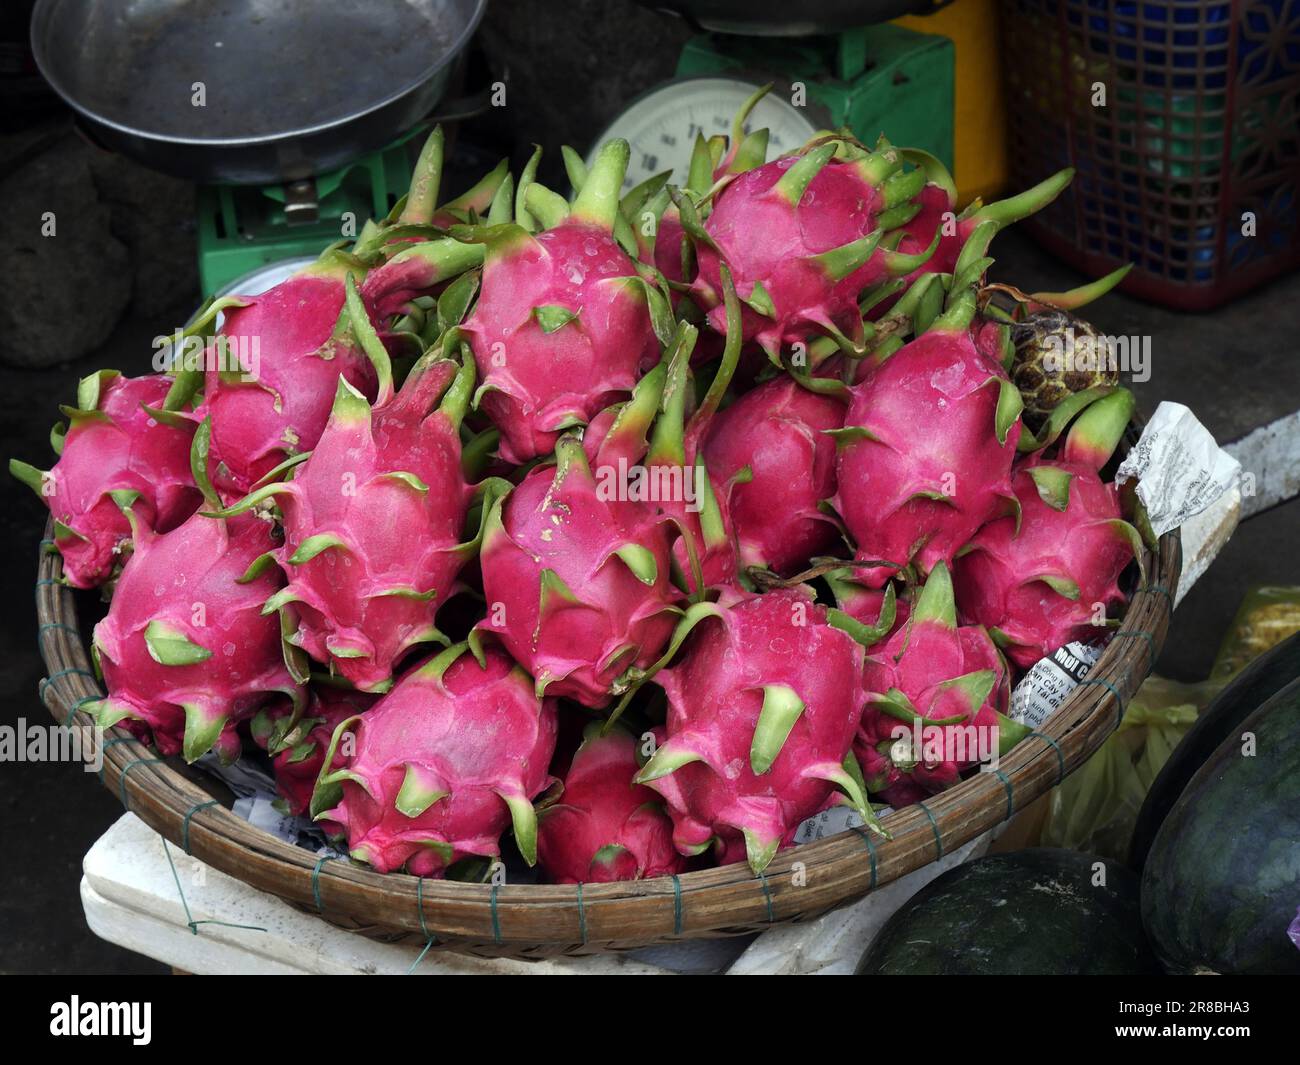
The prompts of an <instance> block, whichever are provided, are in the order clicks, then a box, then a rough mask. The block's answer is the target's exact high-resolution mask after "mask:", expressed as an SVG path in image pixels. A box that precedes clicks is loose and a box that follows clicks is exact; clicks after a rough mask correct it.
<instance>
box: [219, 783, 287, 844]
mask: <svg viewBox="0 0 1300 1065" xmlns="http://www.w3.org/2000/svg"><path fill="white" fill-rule="evenodd" d="M232 812H233V813H234V815H235V816H236V817H242V818H243V819H244V820H245V821H247V822H248V823H249V824H250V825H252V826H253V827H254V828H260V829H261V830H262V831H263V832H269V833H271V835H273V836H277V837H278V838H280V839H282V840H284V841H285V842H287V843H297V842H298V833H299V831H300V825H299V820H300V819H299V818H297V817H292V816H290V815H289V814H283V813H281V812H280V811H279V810H277V809H276V808H275V806H274V805H273V802H272V800H271V799H270V798H267V797H266V796H263V795H254V796H251V797H250V798H246V799H236V800H235V805H234V807H233V810H232Z"/></svg>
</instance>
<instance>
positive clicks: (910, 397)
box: [834, 292, 1021, 586]
mask: <svg viewBox="0 0 1300 1065" xmlns="http://www.w3.org/2000/svg"><path fill="white" fill-rule="evenodd" d="M973 313H974V294H973V293H971V292H967V293H963V294H962V295H960V296H959V297H958V298H957V300H956V301H955V302H954V303H953V305H952V306H951V307H950V308H949V310H947V311H945V312H944V314H943V315H942V316H940V317H939V318H937V319H936V320H935V322H934V324H933V325H932V326H931V327H930V329H929V330H927V331H926V332H925V333H923V334H921V335H920V336H919V337H917V338H916V339H914V340H912V341H911V342H910V343H908V344H906V345H904V346H903V347H902V348H899V349H898V350H897V351H896V352H894V354H892V355H890V356H889V357H888V358H887V359H886V360H885V361H884V362H883V363H880V364H879V365H876V366H875V367H873V368H870V369H868V371H867V372H866V374H865V376H864V377H863V379H862V380H861V381H860V382H859V384H858V385H856V386H855V387H854V388H853V389H852V399H851V402H850V404H849V409H848V413H847V414H846V416H845V419H844V428H843V429H842V430H839V432H838V433H837V434H836V436H837V439H838V441H839V444H840V450H839V454H838V457H837V460H836V481H837V494H836V497H835V499H834V506H835V509H836V510H837V511H838V512H839V514H840V516H841V517H842V518H843V519H844V524H845V525H846V526H847V527H848V530H849V532H850V533H851V534H852V536H853V538H854V540H855V542H856V543H857V558H858V559H860V560H862V561H880V562H881V563H888V565H885V564H882V565H879V566H874V567H870V568H866V569H861V570H859V579H860V580H862V581H863V583H865V584H868V585H874V586H879V585H881V584H883V583H884V582H885V581H886V580H888V579H889V577H890V576H892V575H893V574H895V573H896V572H898V571H899V570H901V569H902V568H904V567H906V566H908V565H915V566H916V567H917V568H918V569H919V570H920V572H921V574H925V573H928V572H929V571H930V569H931V568H932V567H933V566H934V565H935V563H937V562H945V563H948V564H949V565H951V563H952V560H953V558H954V556H955V555H956V554H957V552H958V551H960V550H961V549H962V548H963V547H964V546H965V545H966V544H967V543H968V542H969V541H970V539H971V537H972V536H974V535H975V533H976V531H977V530H978V529H979V528H980V527H981V526H982V525H984V524H985V523H986V522H988V521H990V520H992V519H993V518H995V517H997V516H998V515H999V514H1001V513H1004V512H1006V511H1007V510H1008V508H1010V507H1011V506H1013V505H1014V498H1015V497H1014V495H1013V493H1012V490H1011V463H1012V460H1013V459H1014V458H1015V454H1016V445H1017V443H1018V441H1019V439H1020V429H1021V427H1020V419H1019V414H1020V393H1019V392H1017V391H1016V389H1015V387H1014V386H1013V385H1012V384H1011V382H1010V380H1008V379H1007V375H1006V372H1005V371H1004V370H1003V369H1002V367H1001V366H1000V365H999V364H998V363H996V362H993V361H992V360H990V359H988V358H987V357H986V356H984V355H983V354H981V352H980V351H979V350H978V349H977V348H976V347H975V344H974V342H973V341H972V339H971V336H970V333H969V332H968V331H967V325H968V324H969V322H970V318H971V315H972V314H973Z"/></svg>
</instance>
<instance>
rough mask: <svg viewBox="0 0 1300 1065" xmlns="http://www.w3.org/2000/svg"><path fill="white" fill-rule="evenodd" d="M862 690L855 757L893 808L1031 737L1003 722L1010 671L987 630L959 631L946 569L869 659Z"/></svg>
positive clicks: (935, 572) (939, 567) (940, 568)
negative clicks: (1002, 747) (863, 701)
mask: <svg viewBox="0 0 1300 1065" xmlns="http://www.w3.org/2000/svg"><path fill="white" fill-rule="evenodd" d="M863 685H864V687H865V688H866V690H867V706H866V709H865V710H864V711H863V713H862V726H861V729H860V730H859V732H858V737H857V740H856V742H855V743H854V751H855V753H856V754H857V756H858V761H859V762H860V763H861V765H862V772H863V775H864V776H865V778H866V783H867V788H868V789H869V790H870V791H872V792H873V793H875V794H878V795H880V796H881V797H882V798H883V799H885V800H887V801H888V802H889V803H890V804H891V805H894V806H905V805H908V804H909V803H912V802H916V801H917V800H920V799H924V798H925V797H926V796H927V795H930V794H931V793H933V792H936V791H941V790H943V789H944V788H948V787H951V786H952V785H953V784H955V783H957V780H958V776H959V774H960V772H961V770H963V769H965V768H968V767H969V766H971V765H974V764H975V763H976V762H977V761H979V760H980V759H981V757H984V756H992V755H994V754H996V753H997V752H998V750H999V749H1000V745H1001V744H1008V745H1009V744H1010V743H1011V742H1013V741H1014V740H1015V739H1018V738H1019V736H1020V735H1021V734H1022V733H1023V732H1024V731H1025V727H1024V726H1021V725H1016V724H1014V723H1013V722H1010V721H1009V720H1007V719H1005V718H1001V717H1000V713H1001V711H1002V710H1005V709H1006V707H1007V701H1008V698H1009V696H1010V682H1009V676H1008V672H1007V668H1006V664H1005V663H1004V662H1003V661H1002V656H1001V655H999V654H998V651H997V648H996V647H995V646H994V645H993V641H992V640H991V639H990V638H989V635H988V633H987V632H985V631H984V630H983V629H982V628H979V627H977V626H964V627H960V628H959V627H958V625H957V614H956V608H955V606H954V604H953V597H952V580H951V578H950V577H949V574H948V569H947V567H946V566H945V565H944V564H943V563H942V562H938V563H936V564H935V567H934V569H932V570H931V571H930V577H929V580H927V581H926V582H925V587H924V588H922V590H921V595H920V598H919V599H918V600H917V604H916V609H915V610H914V611H912V614H911V617H910V618H909V619H908V622H907V624H906V625H904V626H903V627H902V628H901V629H899V630H898V631H897V632H896V633H895V634H894V635H893V636H891V637H890V638H889V640H888V641H887V642H885V643H884V644H883V645H881V646H879V647H876V648H873V649H872V651H871V652H870V653H869V654H868V655H867V660H866V666H865V669H864V670H863ZM918 738H919V745H918V742H917V740H918ZM918 747H919V749H918Z"/></svg>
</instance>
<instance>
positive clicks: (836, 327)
mask: <svg viewBox="0 0 1300 1065" xmlns="http://www.w3.org/2000/svg"><path fill="white" fill-rule="evenodd" d="M837 153H838V154H839V155H844V156H847V157H846V158H837ZM902 166H903V162H902V160H901V158H899V156H898V154H897V152H896V151H895V150H893V149H892V148H887V149H884V150H881V151H877V152H870V153H869V152H866V151H863V150H861V149H859V148H857V147H856V146H854V145H850V144H849V143H848V142H846V141H838V140H829V141H827V142H825V143H822V144H818V145H817V146H816V147H811V148H808V149H806V150H804V151H803V152H802V153H801V154H796V155H790V156H785V157H783V158H780V159H776V160H774V161H773V162H770V163H767V164H765V165H763V166H760V167H757V168H755V169H753V170H750V171H748V172H747V173H744V174H741V175H740V176H738V177H736V178H735V179H734V180H733V181H731V182H730V183H729V184H727V185H726V186H725V187H724V188H723V189H722V191H721V192H720V193H719V194H718V195H717V197H716V199H715V201H714V203H713V207H712V210H711V212H710V213H709V216H708V218H707V219H706V220H705V222H704V224H703V231H702V232H700V231H699V230H698V229H697V230H695V232H694V233H693V236H694V238H695V244H696V256H697V259H698V262H699V273H698V276H697V277H696V278H695V281H694V283H693V284H692V287H691V298H692V299H693V300H694V301H695V302H696V303H698V304H699V305H700V306H701V307H704V308H708V309H709V321H710V323H711V324H712V325H713V326H714V327H715V328H716V329H717V330H718V331H719V332H721V331H722V327H723V323H724V319H723V315H724V311H723V307H722V285H721V266H722V265H723V264H724V263H725V264H726V265H728V266H729V267H730V268H731V272H732V275H733V276H734V278H735V283H736V291H737V292H738V293H739V295H740V298H741V299H742V300H743V301H744V302H745V304H746V306H745V310H744V339H745V340H747V341H748V340H756V341H757V342H758V343H759V345H760V346H762V348H763V349H764V350H765V351H767V352H768V353H769V355H771V356H773V357H775V356H776V355H777V354H778V353H779V351H780V349H781V346H782V345H783V344H792V343H796V342H800V341H803V340H806V339H807V338H808V337H809V336H813V335H819V334H823V333H829V334H831V335H847V336H849V337H855V336H858V335H860V334H861V331H862V324H861V316H860V314H859V313H858V308H857V300H858V296H859V294H860V293H861V292H862V290H863V289H865V288H867V287H869V286H871V285H874V284H877V283H879V282H880V281H883V280H885V279H886V278H888V277H891V276H897V275H899V274H905V273H907V272H908V271H910V270H912V269H914V268H915V267H917V266H918V265H920V262H921V261H922V260H923V259H924V258H925V256H924V255H922V256H904V255H901V254H900V253H897V252H894V251H891V250H889V249H887V248H885V247H882V246H881V237H882V233H883V228H882V226H884V225H888V224H889V223H890V221H891V220H892V219H891V214H894V213H895V212H896V211H897V210H898V209H899V208H907V209H908V210H910V208H908V207H907V204H908V200H909V199H910V198H911V196H912V195H913V194H915V192H916V191H918V189H919V188H920V187H921V185H922V184H923V183H924V175H923V174H922V173H921V171H919V170H912V171H909V172H906V173H904V172H902V171H901V168H902ZM898 217H900V218H901V217H902V216H901V215H899V216H898ZM690 229H691V227H689V226H688V231H690Z"/></svg>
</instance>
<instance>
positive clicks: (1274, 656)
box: [1128, 633, 1300, 873]
mask: <svg viewBox="0 0 1300 1065" xmlns="http://www.w3.org/2000/svg"><path fill="white" fill-rule="evenodd" d="M1297 678H1300V633H1297V634H1296V635H1295V636H1292V637H1291V638H1290V639H1287V640H1284V641H1283V642H1282V643H1280V644H1278V645H1277V646H1276V647H1274V648H1272V649H1271V650H1269V651H1267V652H1266V653H1264V654H1262V655H1260V656H1259V657H1258V658H1256V659H1255V660H1254V661H1253V662H1251V664H1250V665H1248V666H1247V667H1246V668H1245V669H1243V670H1242V671H1241V672H1240V673H1238V674H1237V676H1236V677H1234V678H1233V680H1232V682H1231V683H1230V684H1229V685H1228V686H1227V687H1226V688H1224V689H1223V691H1221V692H1220V693H1219V694H1218V695H1217V696H1216V697H1215V699H1214V701H1213V702H1212V703H1211V704H1210V705H1209V706H1208V707H1206V709H1205V710H1204V711H1203V712H1202V713H1201V714H1200V716H1199V717H1197V719H1196V723H1195V724H1194V725H1193V726H1192V727H1191V729H1190V730H1188V733H1187V735H1186V736H1184V737H1183V738H1182V740H1181V741H1179V744H1178V746H1177V747H1175V748H1174V751H1173V754H1171V755H1170V756H1169V760H1168V761H1167V762H1165V764H1164V766H1163V768H1161V770H1160V773H1159V774H1158V775H1157V776H1156V779H1155V780H1154V781H1152V783H1151V790H1150V791H1148V792H1147V797H1146V799H1145V800H1144V801H1143V803H1142V809H1141V810H1140V811H1138V816H1137V823H1136V824H1135V826H1134V828H1133V839H1132V841H1131V842H1130V844H1129V852H1128V864H1129V867H1130V868H1132V869H1134V870H1135V871H1137V872H1139V873H1140V872H1141V871H1142V867H1143V865H1145V864H1146V859H1147V852H1148V851H1149V850H1150V849H1151V843H1152V841H1153V840H1154V839H1155V836H1156V832H1158V831H1159V829H1160V826H1161V824H1162V823H1163V822H1164V820H1165V818H1166V817H1167V816H1168V815H1169V811H1170V810H1172V809H1173V806H1174V803H1176V802H1177V801H1178V797H1179V796H1180V795H1182V793H1183V789H1184V788H1185V787H1187V782H1188V781H1189V780H1191V779H1192V775H1193V774H1194V773H1195V772H1196V771H1197V770H1198V769H1200V768H1201V766H1202V765H1203V764H1204V763H1205V760H1206V759H1207V758H1209V757H1210V755H1211V754H1212V753H1213V752H1214V751H1215V749H1216V748H1218V746H1219V745H1220V744H1221V743H1223V742H1224V740H1225V739H1227V737H1228V735H1229V734H1231V733H1235V732H1236V731H1237V728H1238V726H1239V725H1240V724H1241V723H1242V721H1244V720H1245V719H1246V717H1247V716H1248V715H1249V714H1251V713H1252V712H1253V711H1255V710H1257V709H1258V708H1259V706H1260V704H1262V703H1263V702H1264V701H1265V700H1266V699H1268V698H1269V697H1270V696H1271V695H1273V694H1274V693H1275V692H1278V691H1280V690H1281V689H1282V688H1285V687H1286V686H1287V685H1288V684H1290V683H1291V682H1292V681H1293V680H1296V679H1297Z"/></svg>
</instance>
